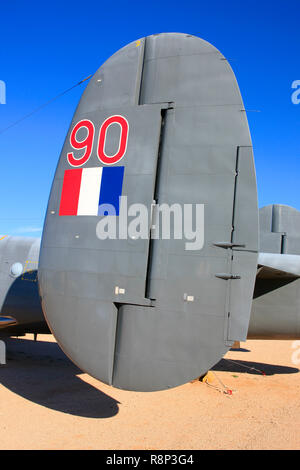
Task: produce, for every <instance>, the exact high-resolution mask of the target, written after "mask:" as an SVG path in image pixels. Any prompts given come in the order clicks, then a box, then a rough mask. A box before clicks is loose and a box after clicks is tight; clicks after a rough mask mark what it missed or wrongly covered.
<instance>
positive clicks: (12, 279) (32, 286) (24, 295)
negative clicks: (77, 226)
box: [0, 236, 49, 336]
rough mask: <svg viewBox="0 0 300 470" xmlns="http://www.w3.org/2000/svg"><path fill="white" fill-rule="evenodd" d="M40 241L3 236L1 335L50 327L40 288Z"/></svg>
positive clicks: (0, 242)
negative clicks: (40, 295) (38, 277)
mask: <svg viewBox="0 0 300 470" xmlns="http://www.w3.org/2000/svg"><path fill="white" fill-rule="evenodd" d="M40 242H41V241H40V239H38V238H29V237H28V238H25V237H11V236H0V336H1V335H7V334H24V333H26V332H43V333H45V332H48V331H49V330H48V327H47V325H46V323H45V318H44V315H43V312H42V308H41V304H40V298H39V292H38V279H37V270H38V261H39V252H40Z"/></svg>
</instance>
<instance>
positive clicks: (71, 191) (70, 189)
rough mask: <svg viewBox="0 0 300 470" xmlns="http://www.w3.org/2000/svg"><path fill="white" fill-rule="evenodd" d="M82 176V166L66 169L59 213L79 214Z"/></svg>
mask: <svg viewBox="0 0 300 470" xmlns="http://www.w3.org/2000/svg"><path fill="white" fill-rule="evenodd" d="M81 177H82V168H76V169H75V170H73V169H72V170H66V171H65V176H64V182H63V188H62V192H61V200H60V208H59V215H77V211H78V202H79V193H80V185H81Z"/></svg>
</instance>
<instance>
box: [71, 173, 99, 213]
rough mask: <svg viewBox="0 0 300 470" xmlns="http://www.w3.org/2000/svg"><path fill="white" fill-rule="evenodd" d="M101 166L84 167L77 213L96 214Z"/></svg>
mask: <svg viewBox="0 0 300 470" xmlns="http://www.w3.org/2000/svg"><path fill="white" fill-rule="evenodd" d="M101 180H102V167H97V168H84V169H83V170H82V178H81V185H80V193H79V202H78V211H77V215H98V208H99V196H100V187H101Z"/></svg>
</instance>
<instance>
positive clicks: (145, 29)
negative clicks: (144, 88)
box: [0, 0, 300, 236]
mask: <svg viewBox="0 0 300 470" xmlns="http://www.w3.org/2000/svg"><path fill="white" fill-rule="evenodd" d="M299 12H300V2H299V0H290V1H289V0H273V1H272V2H271V1H269V0H265V1H264V0H261V1H257V0H244V1H242V0H241V1H236V0H226V1H225V0H214V1H209V0H206V1H202V0H198V1H196V0H193V1H189V0H186V1H176V0H173V1H170V0H161V1H158V0H151V1H150V0H148V1H147V2H145V1H144V2H141V1H127V2H126V1H119V0H114V1H113V2H102V1H89V0H86V1H85V2H82V1H80V2H79V1H77V0H72V1H71V0H63V1H61V0H60V1H57V0H52V1H51V2H43V3H42V2H40V1H35V0H31V1H30V2H28V1H25V0H10V1H9V2H1V5H0V41H1V42H0V80H3V81H4V82H5V83H6V87H7V95H6V104H5V105H1V104H0V131H1V129H3V128H6V127H7V126H9V125H10V124H11V123H12V122H14V121H16V120H18V119H20V118H21V117H22V116H24V115H25V114H27V113H30V112H31V111H32V110H33V109H35V108H36V107H38V106H40V105H41V104H43V103H44V102H46V101H47V100H50V99H51V98H53V97H54V96H56V95H57V94H59V93H60V92H62V91H64V90H65V89H67V88H69V87H71V86H72V85H74V84H75V83H77V82H79V81H80V80H81V79H82V78H84V77H86V76H88V75H90V74H92V73H93V72H95V71H96V70H97V69H98V68H99V67H100V66H101V64H102V63H103V62H104V61H105V60H106V59H107V58H108V57H110V56H111V55H112V54H113V53H114V52H115V51H117V50H118V49H119V48H120V47H123V46H124V45H126V44H127V43H129V42H131V41H133V40H135V39H138V38H140V37H143V36H147V35H150V34H154V33H160V32H183V33H189V34H194V35H197V36H199V37H201V38H203V39H205V40H207V41H209V42H211V43H212V44H213V45H214V46H216V47H217V48H218V49H219V50H220V51H221V52H222V53H223V54H224V55H225V56H226V57H227V58H228V59H229V62H230V63H231V66H232V68H233V70H234V72H235V74H236V77H237V80H238V83H239V86H240V89H241V93H242V96H243V100H244V103H245V107H246V109H249V110H259V111H260V112H248V120H249V125H250V131H251V135H252V140H253V146H254V156H255V163H256V172H257V182H258V195H259V205H260V207H261V206H264V205H266V204H271V203H281V204H287V205H290V206H293V207H296V208H297V209H299V210H300V193H299V191H298V187H299V174H300V132H299V131H300V104H299V105H295V104H293V103H292V100H291V95H292V92H293V90H292V88H291V86H292V82H293V81H294V80H300V50H299V44H300V27H299ZM83 89H84V85H81V86H79V87H78V88H76V89H74V90H72V91H71V92H70V93H68V94H66V95H64V96H63V97H61V98H60V99H59V100H57V101H55V102H53V103H51V104H50V105H49V106H47V107H46V108H44V109H42V110H41V111H40V112H38V113H36V114H35V115H33V116H31V117H30V118H28V119H26V120H24V121H23V122H21V123H20V124H19V125H17V126H14V127H12V128H11V129H9V130H7V131H6V132H4V133H2V134H0V158H1V185H0V227H1V228H0V233H2V234H6V233H7V234H16V235H17V234H18V235H30V236H33V235H35V236H39V235H40V234H41V228H42V225H43V219H44V214H45V210H46V206H47V201H48V196H49V191H50V187H51V183H52V179H53V176H54V171H55V168H56V164H57V160H58V157H59V154H60V151H61V148H62V145H63V142H64V139H65V136H66V133H67V130H68V127H69V124H70V120H71V118H72V115H73V113H74V110H75V107H76V105H77V103H78V101H79V98H80V96H81V94H82V92H83Z"/></svg>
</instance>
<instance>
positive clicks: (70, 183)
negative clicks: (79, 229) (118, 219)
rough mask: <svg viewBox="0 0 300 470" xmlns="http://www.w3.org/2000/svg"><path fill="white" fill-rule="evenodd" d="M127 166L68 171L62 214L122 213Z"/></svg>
mask: <svg viewBox="0 0 300 470" xmlns="http://www.w3.org/2000/svg"><path fill="white" fill-rule="evenodd" d="M123 176H124V167H123V166H116V167H96V168H76V169H70V170H66V171H65V175H64V181H63V187H62V194H61V201H60V208H59V215H60V216H71V215H85V216H88V215H90V216H94V215H119V197H120V196H121V195H122V187H123Z"/></svg>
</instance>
